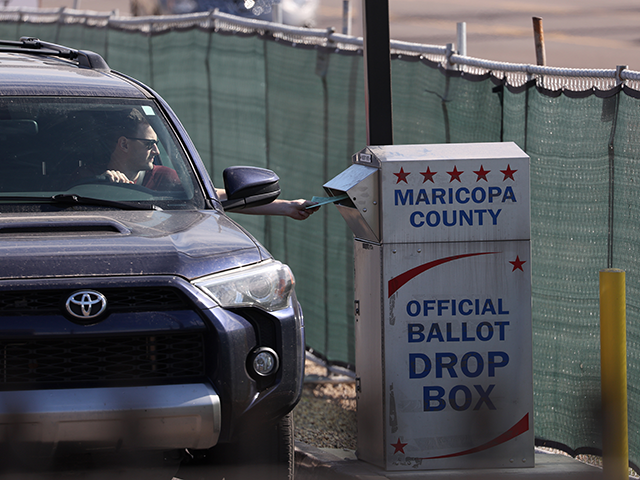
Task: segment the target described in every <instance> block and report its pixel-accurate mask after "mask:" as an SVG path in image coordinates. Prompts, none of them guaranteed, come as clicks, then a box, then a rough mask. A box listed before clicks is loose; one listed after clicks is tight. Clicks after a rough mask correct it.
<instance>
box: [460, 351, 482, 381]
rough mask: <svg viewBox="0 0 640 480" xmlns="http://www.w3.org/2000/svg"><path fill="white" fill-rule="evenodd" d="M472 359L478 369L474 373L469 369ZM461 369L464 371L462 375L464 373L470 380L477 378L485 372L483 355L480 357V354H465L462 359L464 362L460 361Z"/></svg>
mask: <svg viewBox="0 0 640 480" xmlns="http://www.w3.org/2000/svg"><path fill="white" fill-rule="evenodd" d="M470 358H473V359H475V361H476V369H475V370H474V371H471V370H470V369H469V359H470ZM460 369H461V370H462V373H464V374H465V376H467V377H469V378H475V377H477V376H479V375H480V374H481V373H482V371H483V370H484V360H483V359H482V355H480V354H479V353H478V352H469V353H465V354H464V356H463V357H462V360H461V361H460Z"/></svg>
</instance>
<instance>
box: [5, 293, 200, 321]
mask: <svg viewBox="0 0 640 480" xmlns="http://www.w3.org/2000/svg"><path fill="white" fill-rule="evenodd" d="M96 290H98V291H100V293H102V294H103V295H105V296H106V297H107V302H108V307H107V308H108V309H109V311H112V312H117V311H127V312H143V311H150V310H161V311H163V310H181V309H185V308H186V309H188V308H189V306H188V305H187V302H186V301H185V300H184V299H183V297H182V296H181V295H180V293H179V292H178V291H176V290H175V289H173V288H170V287H152V288H150V287H132V288H97V289H96ZM74 291H75V290H36V291H17V292H14V291H1V292H0V315H2V316H17V315H51V314H58V313H60V312H61V311H62V310H64V303H65V302H66V301H67V298H69V295H71V294H72V293H73V292H74Z"/></svg>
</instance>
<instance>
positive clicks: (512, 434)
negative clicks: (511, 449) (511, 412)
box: [419, 413, 529, 460]
mask: <svg viewBox="0 0 640 480" xmlns="http://www.w3.org/2000/svg"><path fill="white" fill-rule="evenodd" d="M527 430H529V414H528V413H527V414H526V415H525V416H524V417H522V419H520V421H519V422H518V423H516V424H515V425H514V426H513V427H511V428H510V429H509V430H507V431H506V432H504V433H503V434H502V435H498V436H497V437H496V438H494V439H493V440H491V441H490V442H488V443H485V444H484V445H480V446H478V447H474V448H471V449H469V450H465V451H464V452H458V453H450V454H449V455H441V456H439V457H424V458H420V459H419V460H436V459H438V458H451V457H461V456H463V455H470V454H472V453H477V452H481V451H483V450H487V449H489V448H492V447H495V446H496V445H500V444H501V443H505V442H508V441H509V440H511V439H514V438H516V437H517V436H518V435H522V434H523V433H524V432H526V431H527Z"/></svg>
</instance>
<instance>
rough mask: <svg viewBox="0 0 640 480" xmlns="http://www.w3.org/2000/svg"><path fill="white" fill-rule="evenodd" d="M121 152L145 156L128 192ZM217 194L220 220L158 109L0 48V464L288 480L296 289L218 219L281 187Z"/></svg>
mask: <svg viewBox="0 0 640 480" xmlns="http://www.w3.org/2000/svg"><path fill="white" fill-rule="evenodd" d="M132 121H135V122H138V126H137V127H136V126H134V127H132V128H130V127H129V126H128V124H127V122H129V123H131V122H132ZM123 139H124V140H123ZM120 143H122V144H120ZM119 148H126V149H129V153H131V151H133V150H135V151H136V152H138V153H140V154H141V156H142V157H144V158H143V159H142V160H140V163H139V164H137V165H135V166H132V167H130V168H131V169H134V170H136V171H137V170H138V169H139V171H140V175H139V176H137V177H136V178H135V182H131V181H126V179H125V180H123V179H122V178H119V177H118V175H117V172H116V173H114V171H115V167H114V163H113V162H114V159H115V160H118V158H116V157H117V156H118V155H117V154H116V153H114V152H115V150H117V149H119ZM120 153H121V154H122V155H125V154H124V153H122V152H120ZM123 158H124V157H121V158H120V159H119V160H120V161H121V162H123V161H124V160H123ZM145 162H146V163H145ZM123 169H124V167H123ZM121 170H122V169H121ZM224 184H225V189H226V197H227V198H226V199H225V201H224V202H221V200H220V198H223V197H219V196H218V195H217V194H216V190H215V188H214V186H213V184H212V182H211V180H210V179H209V176H208V174H207V172H206V170H205V167H204V165H203V163H202V161H201V159H200V158H199V156H198V153H197V151H196V149H195V147H194V145H193V143H192V142H191V140H190V139H189V137H188V135H187V133H186V131H185V129H184V128H183V126H182V125H181V124H180V122H179V120H178V119H177V117H176V115H175V114H174V113H173V112H172V111H171V109H170V108H169V106H168V105H167V103H166V102H165V101H164V100H163V99H162V98H160V96H159V95H158V94H157V93H155V92H154V91H152V90H151V89H150V88H148V87H147V86H145V85H143V84H142V83H140V82H139V81H136V80H135V79H133V78H130V77H128V76H126V75H123V74H121V73H118V72H115V71H112V70H111V69H110V68H109V66H108V65H107V64H106V63H105V61H104V59H103V58H102V57H101V56H100V55H98V54H95V53H93V52H88V51H78V50H74V49H70V48H66V47H62V46H60V45H55V44H51V43H46V42H43V41H40V40H37V39H33V38H22V39H21V40H20V41H15V42H14V41H0V316H1V318H0V353H1V355H2V356H1V362H0V441H1V442H3V448H2V452H4V453H5V455H8V456H9V457H15V456H20V455H21V454H22V453H24V452H29V453H30V454H33V455H34V456H55V454H56V453H59V452H61V451H73V452H78V451H79V452H84V453H83V454H87V453H89V454H91V452H105V451H114V452H115V451H129V450H132V451H159V452H186V454H185V455H184V457H185V458H195V459H196V460H198V459H216V460H217V459H219V458H222V459H223V460H229V459H230V458H231V459H233V460H234V461H236V462H238V463H240V464H242V463H247V462H250V461H253V462H256V463H261V462H262V463H265V464H268V465H271V466H276V467H277V468H278V469H277V470H276V471H277V472H279V473H278V476H279V477H283V478H290V477H291V476H292V458H293V436H292V428H293V426H292V421H291V413H290V412H291V410H292V409H293V407H294V406H295V405H296V403H297V401H298V400H299V398H300V393H301V389H302V378H303V369H304V338H303V322H302V312H301V309H300V306H299V304H298V302H297V300H296V296H295V293H294V279H293V276H292V274H291V271H290V269H289V268H288V267H287V266H286V265H283V264H282V263H280V262H278V261H276V260H274V259H273V258H272V257H271V255H270V254H269V253H268V252H267V251H266V250H265V248H264V247H262V246H261V245H260V244H259V243H258V242H257V241H256V240H255V239H254V238H252V237H251V235H249V234H248V233H247V232H246V231H245V230H243V229H242V228H241V227H240V226H238V225H237V224H236V223H235V222H234V221H232V220H231V219H229V218H228V217H227V216H226V215H225V209H226V210H232V209H236V208H242V207H244V206H250V205H257V204H263V203H266V202H269V201H272V200H273V199H274V198H275V197H277V195H278V194H279V191H280V190H279V186H278V178H277V176H275V174H273V172H270V171H268V170H264V169H258V168H252V167H234V168H230V169H227V170H226V171H225V174H224ZM7 452H8V453H7ZM220 452H222V454H220V455H219V453H220ZM179 455H182V453H181V454H179Z"/></svg>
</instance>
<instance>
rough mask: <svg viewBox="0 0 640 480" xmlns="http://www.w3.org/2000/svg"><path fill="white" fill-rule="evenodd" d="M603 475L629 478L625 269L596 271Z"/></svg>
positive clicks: (610, 479) (617, 479)
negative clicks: (598, 281) (598, 273)
mask: <svg viewBox="0 0 640 480" xmlns="http://www.w3.org/2000/svg"><path fill="white" fill-rule="evenodd" d="M600 375H601V395H602V466H603V474H604V475H603V478H606V479H607V480H622V479H625V480H626V479H628V478H629V440H628V425H627V334H626V297H625V273H624V271H622V270H618V269H615V268H608V269H605V270H602V271H600Z"/></svg>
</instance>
